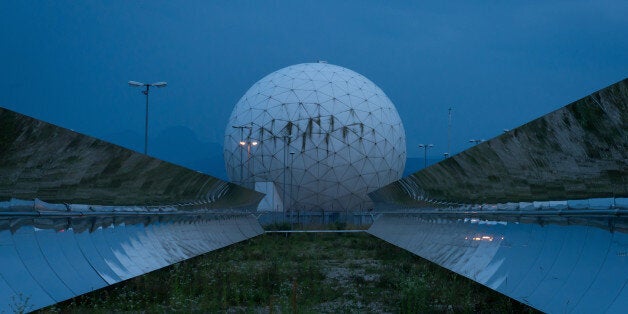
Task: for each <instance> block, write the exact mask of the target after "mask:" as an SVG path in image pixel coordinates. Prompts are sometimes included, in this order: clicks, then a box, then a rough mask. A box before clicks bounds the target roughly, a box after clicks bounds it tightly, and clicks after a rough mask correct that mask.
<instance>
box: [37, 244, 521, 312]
mask: <svg viewBox="0 0 628 314" xmlns="http://www.w3.org/2000/svg"><path fill="white" fill-rule="evenodd" d="M120 311H131V312H144V311H146V312H228V313H260V312H261V313H268V312H281V313H321V312H323V313H325V312H327V313H338V312H359V313H368V312H373V313H381V312H393V313H397V312H411V313H416V312H495V313H503V312H510V313H512V312H531V311H533V310H532V309H530V308H528V307H526V306H525V305H523V304H521V303H518V302H516V301H514V300H512V299H510V298H508V297H506V296H503V295H501V294H499V293H496V292H494V291H492V290H490V289H488V288H486V287H484V286H481V285H479V284H477V283H474V282H472V281H471V280H468V279H466V278H464V277H462V276H459V275H456V274H454V273H452V272H449V271H447V270H445V269H443V268H441V267H439V266H437V265H435V264H432V263H430V262H428V261H426V260H424V259H421V258H419V257H417V256H415V255H413V254H411V253H409V252H407V251H404V250H402V249H400V248H397V247H395V246H393V245H390V244H388V243H386V242H384V241H382V240H379V239H377V238H375V237H373V236H370V235H368V234H290V235H288V236H286V235H284V234H273V235H263V236H260V237H257V238H254V239H251V240H248V241H245V242H242V243H238V244H235V245H233V246H230V247H228V248H225V249H221V250H218V251H214V252H211V253H208V254H205V255H204V256H199V257H196V258H193V259H190V260H187V261H184V262H181V263H178V264H176V265H173V266H170V267H167V268H163V269H161V270H157V271H154V272H152V273H150V274H147V275H144V276H141V277H137V278H134V279H130V280H128V281H125V282H122V283H119V284H116V285H114V286H111V287H108V288H104V289H101V290H98V291H96V292H93V293H90V294H87V295H84V296H80V297H77V298H74V299H72V300H69V301H66V302H63V303H60V304H57V305H54V306H52V307H49V308H46V309H44V310H43V311H42V312H91V313H93V312H120Z"/></svg>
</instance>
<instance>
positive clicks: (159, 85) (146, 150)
mask: <svg viewBox="0 0 628 314" xmlns="http://www.w3.org/2000/svg"><path fill="white" fill-rule="evenodd" d="M129 85H130V86H132V87H142V86H145V87H146V89H145V90H143V91H142V94H144V95H146V127H145V128H144V155H148V92H149V91H150V87H151V86H155V87H159V88H161V87H166V85H168V83H166V82H157V83H151V84H148V83H142V82H136V81H129Z"/></svg>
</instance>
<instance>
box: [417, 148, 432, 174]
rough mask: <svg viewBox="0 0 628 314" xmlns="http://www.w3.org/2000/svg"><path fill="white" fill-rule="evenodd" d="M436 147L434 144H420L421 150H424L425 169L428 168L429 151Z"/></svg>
mask: <svg viewBox="0 0 628 314" xmlns="http://www.w3.org/2000/svg"><path fill="white" fill-rule="evenodd" d="M432 147H434V144H419V148H423V152H424V153H423V169H425V168H427V150H428V149H430V148H432Z"/></svg>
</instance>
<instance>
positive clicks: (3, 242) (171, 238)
mask: <svg viewBox="0 0 628 314" xmlns="http://www.w3.org/2000/svg"><path fill="white" fill-rule="evenodd" d="M252 225H253V226H255V225H256V226H255V227H251V226H252ZM243 230H247V232H246V233H244V232H243ZM261 233H263V230H262V228H261V226H259V223H257V221H256V220H255V219H254V218H253V217H252V216H250V215H248V214H244V215H213V214H212V215H207V216H205V217H204V216H202V215H197V214H195V215H189V214H182V215H169V216H159V215H152V216H145V217H140V216H126V217H125V216H106V215H104V216H91V217H85V216H81V215H78V216H59V217H55V216H49V217H44V218H42V217H27V216H26V217H25V216H17V217H16V216H8V215H4V216H2V217H0V265H2V267H0V312H12V311H14V310H13V309H15V308H16V307H19V306H23V305H26V307H27V310H29V311H32V310H36V309H38V308H41V307H44V306H47V305H50V304H53V303H56V302H60V301H63V300H66V299H69V298H71V297H74V296H76V295H80V294H83V293H86V292H89V291H93V290H95V289H98V288H102V287H104V286H107V285H110V284H114V283H117V282H120V281H122V280H125V279H128V278H132V277H135V276H138V275H141V274H144V273H147V272H150V271H153V270H155V269H159V268H161V267H164V266H167V265H170V264H173V263H176V262H179V261H182V260H184V259H187V258H190V257H194V256H197V255H200V254H203V253H207V252H209V251H212V250H215V249H217V248H220V247H224V246H226V245H230V244H233V243H235V242H238V241H242V240H245V239H248V238H250V237H253V236H257V235H259V234H261Z"/></svg>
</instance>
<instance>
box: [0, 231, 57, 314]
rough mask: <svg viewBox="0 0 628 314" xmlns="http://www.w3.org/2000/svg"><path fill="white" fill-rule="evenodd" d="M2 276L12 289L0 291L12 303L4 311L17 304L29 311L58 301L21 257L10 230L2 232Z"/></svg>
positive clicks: (0, 249) (3, 306)
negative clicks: (35, 276)
mask: <svg viewBox="0 0 628 314" xmlns="http://www.w3.org/2000/svg"><path fill="white" fill-rule="evenodd" d="M0 265H2V267H0V275H1V276H2V278H3V279H4V281H5V282H6V283H7V284H8V286H9V287H11V291H0V292H1V293H0V294H2V295H7V296H8V297H7V298H4V297H3V299H5V300H6V299H8V300H9V302H10V303H8V304H3V305H2V307H1V308H2V310H6V311H10V310H11V309H12V308H13V307H14V306H15V305H16V304H17V305H20V304H22V305H27V306H28V307H27V310H35V309H37V308H40V307H43V306H46V305H48V304H52V303H55V302H56V301H55V300H54V299H53V298H52V297H51V296H50V295H49V294H48V293H47V292H46V291H45V290H44V289H43V288H42V287H41V285H40V284H39V283H38V282H37V281H36V280H35V279H34V278H33V276H32V274H31V273H30V272H29V271H28V269H27V268H26V265H25V264H24V262H23V261H22V259H21V258H20V257H19V255H18V253H17V251H16V249H15V245H14V242H13V235H12V234H11V232H10V231H8V230H3V231H0Z"/></svg>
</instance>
